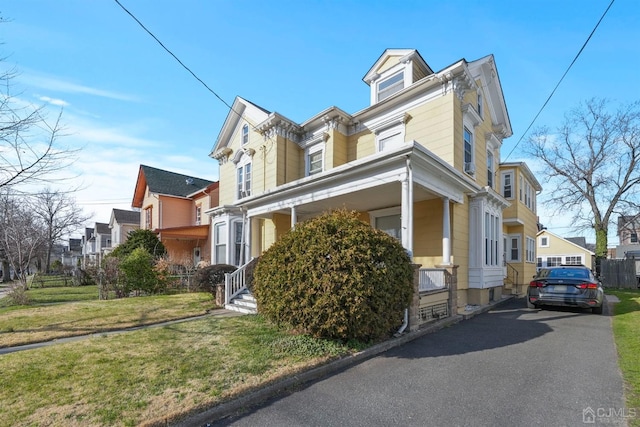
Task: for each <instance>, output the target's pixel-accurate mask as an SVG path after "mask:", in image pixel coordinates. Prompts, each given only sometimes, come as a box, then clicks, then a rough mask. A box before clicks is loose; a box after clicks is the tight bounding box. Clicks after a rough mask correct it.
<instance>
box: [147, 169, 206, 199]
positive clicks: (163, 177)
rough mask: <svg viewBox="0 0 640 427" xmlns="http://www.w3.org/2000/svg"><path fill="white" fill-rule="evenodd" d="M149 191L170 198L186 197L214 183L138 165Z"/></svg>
mask: <svg viewBox="0 0 640 427" xmlns="http://www.w3.org/2000/svg"><path fill="white" fill-rule="evenodd" d="M140 168H141V169H142V172H143V173H144V178H145V180H146V181H147V186H148V187H149V191H150V192H152V193H158V194H167V195H170V196H180V197H186V196H188V195H189V194H193V193H195V192H196V191H198V190H202V189H203V188H206V187H207V186H209V185H211V184H213V183H214V181H209V180H207V179H202V178H196V177H193V176H188V175H182V174H179V173H175V172H169V171H165V170H162V169H157V168H152V167H151V166H145V165H140Z"/></svg>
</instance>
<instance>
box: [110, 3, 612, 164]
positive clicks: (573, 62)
mask: <svg viewBox="0 0 640 427" xmlns="http://www.w3.org/2000/svg"><path fill="white" fill-rule="evenodd" d="M116 1H118V0H116ZM614 1H615V0H611V3H609V6H607V9H606V10H605V11H604V13H603V14H602V16H601V17H600V20H598V23H597V24H596V26H595V27H594V28H593V30H592V31H591V34H589V37H587V40H586V41H585V42H584V44H583V45H582V47H581V48H580V50H579V51H578V53H577V54H576V56H575V58H573V61H571V64H569V67H568V68H567V70H566V71H565V72H564V74H563V75H562V77H561V78H560V80H559V81H558V83H557V84H556V86H555V87H554V88H553V90H552V91H551V94H549V97H548V98H547V100H546V101H545V102H544V104H542V107H540V110H539V111H538V114H536V116H535V117H534V118H533V120H532V121H531V123H530V124H529V126H528V127H527V129H526V130H525V131H524V133H523V134H522V135H521V136H520V139H519V140H518V142H516V145H514V146H513V148H512V149H511V151H509V154H507V157H505V159H504V160H503V161H505V162H506V161H507V159H508V158H509V156H511V154H512V153H513V151H514V150H515V149H516V148H517V147H518V145H519V144H520V142H521V141H522V139H523V138H524V137H525V135H526V134H527V132H529V129H531V126H533V124H534V123H535V122H536V120H537V119H538V116H539V115H540V113H542V110H544V108H545V107H546V106H547V104H548V103H549V101H550V100H551V97H552V96H553V94H554V93H556V89H558V86H560V83H562V81H563V80H564V78H565V76H566V75H567V73H569V70H570V69H571V67H573V64H575V62H576V61H577V60H578V57H579V56H580V54H581V53H582V51H583V50H584V48H585V47H587V43H589V40H591V36H593V34H594V33H595V32H596V30H597V29H598V26H599V25H600V23H601V22H602V20H603V19H604V17H605V15H606V14H607V12H609V9H611V6H613V2H614Z"/></svg>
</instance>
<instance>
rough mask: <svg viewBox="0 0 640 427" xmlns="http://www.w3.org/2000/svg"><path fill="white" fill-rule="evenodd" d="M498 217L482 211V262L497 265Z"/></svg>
mask: <svg viewBox="0 0 640 427" xmlns="http://www.w3.org/2000/svg"><path fill="white" fill-rule="evenodd" d="M499 220H500V219H499V218H498V216H496V215H493V214H491V213H489V212H485V213H484V264H485V265H498V263H499V260H498V253H499V248H498V242H499V240H498V236H499V234H500V224H499Z"/></svg>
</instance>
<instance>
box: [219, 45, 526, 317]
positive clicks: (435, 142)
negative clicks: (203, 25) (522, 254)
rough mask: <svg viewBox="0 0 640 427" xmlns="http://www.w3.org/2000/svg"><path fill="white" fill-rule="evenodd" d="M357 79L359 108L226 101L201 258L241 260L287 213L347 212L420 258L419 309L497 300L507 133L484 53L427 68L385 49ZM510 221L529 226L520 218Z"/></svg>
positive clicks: (270, 238)
mask: <svg viewBox="0 0 640 427" xmlns="http://www.w3.org/2000/svg"><path fill="white" fill-rule="evenodd" d="M363 80H364V82H365V83H366V84H367V85H368V86H369V87H370V105H369V106H368V107H367V108H365V109H363V110H361V111H359V112H356V113H353V114H349V113H347V112H345V111H343V110H341V109H339V108H338V107H329V108H327V109H325V110H323V111H321V112H319V113H318V114H316V115H314V116H313V117H310V118H309V119H308V120H306V121H304V122H302V123H296V122H294V121H292V120H290V119H288V118H287V117H285V116H284V115H282V114H280V113H277V112H270V111H268V110H266V109H263V108H261V107H259V106H257V105H255V104H253V103H251V102H249V101H247V100H245V99H243V98H240V97H238V98H236V99H235V101H234V103H233V106H232V110H231V111H230V113H229V114H228V116H227V118H226V120H225V122H224V124H223V126H222V129H221V131H220V134H219V136H218V138H217V140H216V142H215V145H214V147H213V149H212V151H211V154H210V156H211V157H212V158H214V159H216V160H218V162H219V164H220V204H219V206H218V207H216V208H214V209H211V210H209V211H207V213H208V214H209V215H210V216H211V226H212V249H211V253H212V259H211V261H212V263H228V264H235V265H238V266H242V265H244V264H245V263H246V262H247V261H248V260H250V259H252V258H254V257H259V256H260V254H261V253H263V251H265V250H266V249H267V248H269V246H270V245H271V244H272V243H273V242H275V241H276V240H277V239H278V237H279V236H281V235H282V234H283V233H285V232H287V231H288V230H290V229H291V228H292V227H295V224H296V223H297V222H298V221H304V220H305V219H308V218H312V217H314V216H316V215H318V214H320V213H322V212H325V211H328V210H331V209H335V208H347V209H349V210H355V211H357V212H359V213H360V215H361V217H362V219H363V220H364V221H367V222H369V223H370V224H371V226H372V227H376V228H380V229H383V230H385V231H386V232H387V233H389V234H391V235H393V236H395V237H397V238H398V239H399V240H400V242H401V243H402V245H403V246H404V247H405V248H406V250H407V251H408V252H409V253H410V254H411V255H412V257H413V260H414V262H415V263H416V264H420V265H421V268H420V292H421V298H422V297H424V298H425V301H426V300H428V301H429V304H432V306H433V307H431V308H425V307H421V308H420V310H421V311H420V315H421V316H423V317H424V316H429V315H431V314H433V313H435V312H436V311H438V310H448V311H449V313H447V314H457V312H458V311H462V310H464V308H465V306H466V305H467V304H483V303H485V302H487V301H490V300H495V299H499V298H500V297H501V294H502V290H503V287H504V280H505V277H506V270H505V265H504V255H503V252H504V241H503V238H504V230H505V227H506V225H504V222H503V221H504V217H503V212H504V210H505V209H506V208H507V207H509V206H510V205H511V202H510V201H509V200H508V199H507V198H505V197H504V196H503V194H502V192H501V183H500V179H501V178H502V177H501V175H500V174H499V173H498V172H499V170H500V164H499V159H500V148H501V145H502V141H503V139H504V138H507V137H509V136H511V134H512V131H511V124H510V121H509V116H508V113H507V108H506V105H505V101H504V98H503V93H502V88H501V86H500V79H499V76H498V71H497V68H496V64H495V60H494V57H493V56H492V55H489V56H486V57H484V58H481V59H478V60H476V61H471V62H468V61H466V60H464V59H461V60H459V61H457V62H455V63H453V64H452V65H449V66H448V67H446V68H444V69H442V70H440V71H434V70H432V69H431V67H429V65H428V64H427V63H426V62H425V60H424V59H423V58H422V56H421V55H420V54H419V53H418V51H417V50H414V49H387V50H386V51H385V52H384V53H383V54H382V55H381V56H380V57H379V58H378V60H377V61H375V63H374V64H373V66H372V67H371V69H370V70H369V71H368V72H367V73H366V74H365V76H364V78H363ZM521 169H522V168H519V169H517V170H521ZM518 176H520V175H518ZM514 178H515V176H514ZM531 181H533V180H531ZM533 201H534V203H535V199H533ZM533 211H534V212H535V207H534V208H533ZM515 214H516V215H520V214H523V212H521V211H520V210H516V211H515ZM515 221H516V222H517V223H522V224H523V225H525V226H526V227H527V228H526V229H527V230H529V229H530V228H531V227H535V226H536V221H535V216H531V215H529V214H528V213H527V214H526V215H524V216H522V217H520V216H519V217H517V218H516V219H515ZM529 222H532V224H533V225H531V224H529ZM528 232H529V231H527V233H528ZM514 233H515V231H514ZM533 235H534V236H535V233H534V234H533ZM523 239H524V235H523ZM523 244H524V240H523ZM241 270H242V268H241V269H239V271H241ZM452 277H453V278H455V280H453V281H451V278H452ZM445 282H446V284H447V285H446V286H449V285H448V284H451V283H452V284H453V286H454V287H455V289H453V292H450V293H449V299H448V303H449V308H448V309H447V308H446V307H445V306H446V302H447V298H446V297H442V296H433V295H432V293H437V291H438V290H439V289H440V288H442V287H443V286H445ZM236 291H239V289H235V290H233V291H232V292H231V293H230V294H229V295H228V296H229V297H231V296H232V294H235V293H236ZM442 298H444V302H443V301H442ZM443 304H444V305H443ZM434 307H436V308H434ZM423 309H424V310H423ZM427 311H428V312H429V314H424V313H427ZM439 315H440V314H439Z"/></svg>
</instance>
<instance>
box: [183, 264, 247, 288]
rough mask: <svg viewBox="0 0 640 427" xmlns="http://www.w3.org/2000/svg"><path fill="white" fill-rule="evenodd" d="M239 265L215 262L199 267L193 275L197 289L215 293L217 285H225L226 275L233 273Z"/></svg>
mask: <svg viewBox="0 0 640 427" xmlns="http://www.w3.org/2000/svg"><path fill="white" fill-rule="evenodd" d="M237 269H238V267H236V266H235V265H228V264H213V265H208V266H206V267H202V268H199V269H198V270H197V271H196V274H195V275H194V276H193V283H194V285H195V288H196V290H198V291H205V292H212V293H213V294H214V295H215V292H216V286H217V285H224V275H225V274H226V273H233V272H234V271H236V270H237Z"/></svg>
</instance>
